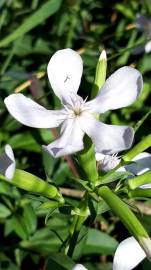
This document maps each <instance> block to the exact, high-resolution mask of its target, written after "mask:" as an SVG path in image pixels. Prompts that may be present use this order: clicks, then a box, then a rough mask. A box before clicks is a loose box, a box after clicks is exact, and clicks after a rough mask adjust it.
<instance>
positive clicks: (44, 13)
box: [0, 0, 62, 47]
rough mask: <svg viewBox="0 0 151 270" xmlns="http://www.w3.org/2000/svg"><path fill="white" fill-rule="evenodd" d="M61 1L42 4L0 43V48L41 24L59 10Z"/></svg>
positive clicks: (53, 0) (52, 0)
mask: <svg viewBox="0 0 151 270" xmlns="http://www.w3.org/2000/svg"><path fill="white" fill-rule="evenodd" d="M61 2H62V1H61V0H51V1H47V2H46V3H45V4H43V5H42V6H41V7H40V8H39V9H38V10H37V11H35V12H34V13H33V14H32V15H31V16H29V17H28V18H26V20H25V21H24V22H23V23H22V24H21V25H20V26H19V27H18V28H17V29H16V30H15V31H14V32H13V33H11V34H10V35H9V36H7V37H6V38H4V39H3V40H1V41H0V47H4V46H5V45H7V44H9V43H10V42H12V41H14V40H15V39H17V38H18V37H21V36H23V35H24V34H25V33H27V32H29V31H30V30H32V29H33V28H35V27H36V26H37V25H39V24H41V23H43V22H44V21H45V20H46V19H47V18H49V17H50V16H51V15H53V14H54V13H55V12H57V10H58V9H59V8H60V5H61Z"/></svg>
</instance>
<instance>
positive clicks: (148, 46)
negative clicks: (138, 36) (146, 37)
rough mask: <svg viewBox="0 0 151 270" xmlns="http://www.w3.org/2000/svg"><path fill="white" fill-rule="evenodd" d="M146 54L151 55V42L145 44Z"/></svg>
mask: <svg viewBox="0 0 151 270" xmlns="http://www.w3.org/2000/svg"><path fill="white" fill-rule="evenodd" d="M145 52H146V53H150V52H151V40H150V41H148V42H147V43H146V44H145Z"/></svg>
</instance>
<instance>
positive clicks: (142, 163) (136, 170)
mask: <svg viewBox="0 0 151 270" xmlns="http://www.w3.org/2000/svg"><path fill="white" fill-rule="evenodd" d="M132 161H134V162H133V163H132V164H129V165H126V166H125V168H126V170H127V171H129V172H131V173H133V174H134V175H140V174H143V173H145V172H147V171H149V170H150V169H151V154H149V153H147V152H142V153H140V154H138V155H137V156H135V157H134V158H133V159H132Z"/></svg>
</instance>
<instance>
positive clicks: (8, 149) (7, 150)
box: [5, 144, 15, 162]
mask: <svg viewBox="0 0 151 270" xmlns="http://www.w3.org/2000/svg"><path fill="white" fill-rule="evenodd" d="M5 153H6V155H7V156H8V157H9V158H10V159H11V160H12V161H13V162H15V157H14V153H13V149H12V148H11V146H10V145H9V144H6V145H5Z"/></svg>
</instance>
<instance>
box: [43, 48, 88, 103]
mask: <svg viewBox="0 0 151 270" xmlns="http://www.w3.org/2000/svg"><path fill="white" fill-rule="evenodd" d="M47 72H48V77H49V81H50V84H51V87H52V89H53V90H54V92H55V94H56V96H58V97H59V98H60V99H61V101H67V100H68V99H69V97H70V94H71V93H75V94H76V93H77V91H78V89H79V85H80V81H81V76H82V72H83V63H82V59H81V56H80V55H79V54H78V53H77V52H75V51H73V50H71V49H63V50H59V51H57V52H56V53H55V54H54V55H53V56H52V57H51V59H50V61H49V64H48V67H47Z"/></svg>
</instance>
